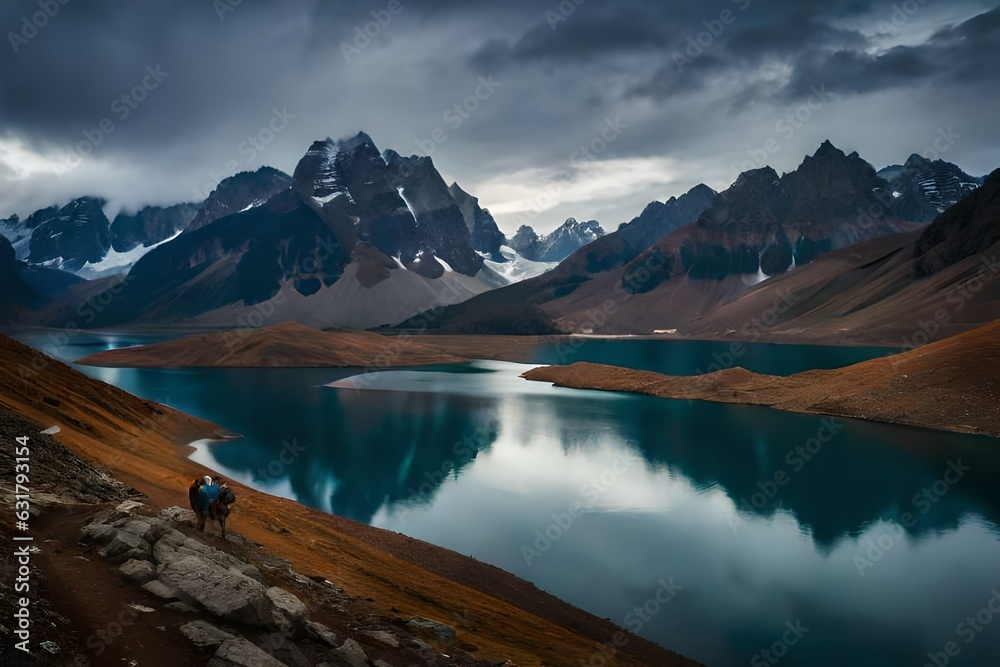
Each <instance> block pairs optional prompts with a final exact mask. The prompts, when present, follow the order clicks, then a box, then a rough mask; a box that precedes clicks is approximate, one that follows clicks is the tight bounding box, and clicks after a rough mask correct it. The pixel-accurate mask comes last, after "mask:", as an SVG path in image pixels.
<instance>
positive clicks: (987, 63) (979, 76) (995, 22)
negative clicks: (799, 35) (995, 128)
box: [786, 8, 1000, 97]
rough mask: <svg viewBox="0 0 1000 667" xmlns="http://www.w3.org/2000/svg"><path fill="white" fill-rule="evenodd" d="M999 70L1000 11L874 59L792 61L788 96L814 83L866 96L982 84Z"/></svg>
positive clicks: (826, 56)
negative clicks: (915, 88)
mask: <svg viewBox="0 0 1000 667" xmlns="http://www.w3.org/2000/svg"><path fill="white" fill-rule="evenodd" d="M998 65H1000V8H998V9H994V10H992V11H990V12H987V13H984V14H981V15H979V16H976V17H975V18H973V19H970V20H969V21H966V22H964V23H961V24H958V25H956V26H951V27H948V28H947V29H944V30H941V31H939V32H937V33H936V34H935V35H934V36H933V37H931V38H930V39H929V40H928V41H927V42H925V43H923V44H919V45H916V46H897V47H895V48H891V49H889V50H887V51H885V52H884V53H880V54H877V55H873V54H870V53H866V52H865V51H862V50H837V51H826V52H824V51H818V50H814V51H809V52H807V53H805V54H802V55H801V56H800V57H799V58H798V59H797V61H796V64H795V72H794V75H793V76H792V78H791V80H790V81H789V84H788V86H787V89H786V92H787V93H788V94H789V96H791V97H801V96H807V95H808V94H809V91H810V90H811V88H812V87H813V86H815V85H817V82H822V83H824V84H825V85H826V86H827V88H828V89H829V90H830V91H831V92H836V93H845V94H846V93H868V92H873V91H881V90H888V89H891V88H896V87H905V86H927V85H951V84H955V83H960V82H963V81H971V82H973V83H976V82H983V83H986V82H987V81H988V80H989V78H991V77H990V74H989V73H990V72H996V71H997V66H998Z"/></svg>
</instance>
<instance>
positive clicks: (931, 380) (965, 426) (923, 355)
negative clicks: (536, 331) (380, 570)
mask: <svg viewBox="0 0 1000 667" xmlns="http://www.w3.org/2000/svg"><path fill="white" fill-rule="evenodd" d="M523 377H525V378H527V379H529V380H537V381H540V382H552V383H554V384H556V385H558V386H560V387H572V388H576V389H603V390H607V391H624V392H630V393H637V394H647V395H650V396H660V397H664V398H679V399H697V400H706V401H716V402H719V403H743V404H748V405H766V406H769V407H772V408H777V409H779V410H788V411H791V412H806V413H814V414H826V415H837V416H841V417H855V418H859V419H869V420H872V421H880V422H889V423H893V424H910V425H915V426H927V427H931V428H938V429H944V430H948V431H960V432H966V433H985V434H989V435H994V436H1000V321H998V322H994V323H992V324H988V325H986V326H984V327H980V328H978V329H974V330H972V331H969V332H966V333H964V334H960V335H958V336H953V337H952V338H947V339H945V340H942V341H938V342H936V343H931V344H930V345H926V346H924V347H920V348H917V349H915V350H910V351H909V352H904V353H902V354H898V355H894V356H891V357H883V358H879V359H872V360H870V361H865V362H862V363H860V364H855V365H853V366H848V367H846V368H839V369H835V370H821V371H807V372H805V373H798V374H796V375H791V376H789V377H776V376H773V375H759V374H757V373H752V372H750V371H748V370H745V369H743V368H730V369H726V370H721V371H718V372H715V373H709V374H706V375H698V376H693V377H674V376H669V375H661V374H659V373H650V372H646V371H635V370H631V369H627V368H619V367H617V366H603V365H599V364H588V363H577V364H573V365H571V366H547V367H542V368H535V369H533V370H530V371H528V372H527V373H525V374H524V376H523Z"/></svg>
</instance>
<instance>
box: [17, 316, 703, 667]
mask: <svg viewBox="0 0 1000 667" xmlns="http://www.w3.org/2000/svg"><path fill="white" fill-rule="evenodd" d="M4 414H13V415H15V417H13V418H12V420H11V421H5V420H4V419H0V427H2V428H0V439H2V440H3V442H11V441H13V439H14V438H16V437H18V436H23V435H29V436H30V437H31V439H32V442H33V443H35V440H36V439H37V440H38V442H39V443H45V444H46V447H44V448H38V449H37V450H36V451H37V452H38V454H37V456H38V457H39V466H38V468H37V471H36V472H37V475H39V477H35V478H33V481H32V484H33V485H35V486H36V487H37V488H43V487H44V488H45V489H47V490H48V492H49V494H50V495H53V496H55V497H57V498H58V497H60V496H61V497H62V500H61V501H60V502H58V503H53V504H50V505H48V506H47V507H46V506H43V505H41V504H38V505H37V509H39V510H41V514H40V515H38V516H36V517H34V518H33V519H32V520H31V522H30V526H31V527H30V529H31V531H32V533H33V535H34V536H35V538H36V543H37V544H38V545H40V551H39V552H38V553H37V554H36V555H35V556H33V563H34V570H33V572H34V573H36V574H37V575H38V581H39V585H40V588H39V589H36V591H35V592H36V593H37V594H38V595H40V596H41V597H40V598H39V599H37V600H35V602H36V603H37V604H38V605H39V609H42V608H46V609H49V610H50V612H51V613H50V614H48V615H45V614H44V613H43V612H42V611H40V612H39V616H38V618H41V619H47V620H46V621H45V622H47V623H50V624H51V625H52V627H49V626H45V627H46V628H48V629H53V634H52V635H51V637H52V638H50V637H49V636H47V635H46V634H45V632H42V631H41V629H40V630H39V632H38V634H37V635H36V636H35V637H36V639H38V640H39V641H51V642H53V645H54V646H53V645H47V646H48V647H49V648H50V649H54V651H55V652H50V651H49V650H48V649H46V648H45V647H43V646H42V645H41V644H39V645H37V646H36V647H35V649H36V655H35V657H34V658H33V660H36V661H40V662H37V664H60V665H62V664H66V659H65V658H66V655H67V653H72V654H74V655H75V653H76V652H78V651H83V652H84V655H83V658H84V660H85V662H83V663H78V664H88V661H89V664H93V665H97V664H122V662H123V659H124V662H126V663H127V662H128V661H129V660H133V659H136V658H137V657H141V658H142V662H141V663H140V664H143V665H151V666H152V667H158V666H159V665H164V666H166V665H171V666H173V665H182V664H193V665H199V664H212V665H213V666H215V667H219V666H229V665H240V664H246V665H268V664H270V665H275V664H286V665H290V666H295V667H299V666H302V667H306V666H314V665H322V664H324V662H325V663H327V664H332V665H345V664H347V665H355V666H358V665H371V664H374V663H373V661H374V660H382V661H383V662H384V663H385V664H388V665H393V666H395V667H400V666H401V665H410V664H417V665H435V664H485V663H482V662H481V661H486V662H487V663H489V664H498V663H499V664H502V663H504V662H506V661H508V660H509V661H511V663H513V664H520V665H541V664H578V663H580V662H581V661H582V662H584V663H586V662H587V661H589V660H591V658H593V657H594V656H600V657H601V658H603V659H604V660H606V662H607V664H620V665H650V664H656V665H687V664H693V663H691V662H690V661H688V660H685V659H684V658H682V657H681V656H678V655H676V654H674V653H670V652H669V651H666V650H664V649H662V648H660V647H658V646H655V645H654V644H652V643H650V642H648V641H645V640H643V639H641V638H639V637H636V636H634V635H631V634H628V633H624V634H619V633H623V631H621V630H620V629H619V628H618V627H616V626H615V625H613V624H612V623H610V622H608V621H604V620H600V619H598V618H595V617H593V616H591V615H589V614H586V613H584V612H582V611H580V610H579V609H576V608H575V607H572V606H571V605H569V604H566V603H565V602H562V601H561V600H558V599H556V598H554V597H552V596H550V595H548V594H546V593H544V592H542V591H539V590H537V589H536V588H534V587H533V586H531V585H530V584H528V583H526V582H524V581H522V580H519V579H517V578H516V577H513V576H512V575H510V574H508V573H506V572H503V571H501V570H499V569H497V568H494V567H491V566H488V565H484V564H482V563H478V562H476V561H474V560H472V559H470V558H467V557H464V556H460V555H459V554H456V553H454V552H451V551H447V550H445V549H441V548H438V547H434V546H432V545H430V544H426V543H423V542H419V541H417V540H413V539H410V538H407V537H405V536H403V535H399V534H396V533H390V532H387V531H383V530H380V529H376V528H372V527H369V526H366V525H363V524H358V523H355V522H352V521H348V520H346V519H341V518H339V517H335V516H332V515H328V514H324V513H322V512H319V511H315V510H311V509H309V508H306V507H303V506H301V505H299V504H297V503H294V502H291V501H288V500H284V499H281V498H276V497H272V496H268V495H266V494H263V493H259V492H257V491H254V490H253V489H250V488H247V487H243V486H241V485H239V484H236V483H231V486H232V487H233V488H234V490H235V492H236V495H237V498H238V501H237V505H236V506H235V507H234V510H233V515H232V516H231V517H230V520H229V529H230V531H231V532H232V533H233V535H232V539H230V540H226V541H223V540H221V539H219V538H218V537H215V535H216V533H215V532H214V531H213V530H212V529H211V528H209V534H208V537H207V538H206V537H205V536H203V535H201V534H200V533H194V532H192V531H191V529H190V526H189V525H186V523H185V522H186V519H185V516H184V513H183V512H177V511H176V510H173V511H168V512H166V513H163V512H162V510H163V509H164V508H167V509H169V508H171V507H173V506H175V505H184V504H186V502H187V486H188V484H189V483H190V480H191V479H193V478H195V477H197V476H200V475H203V474H206V473H207V472H209V471H207V470H206V469H205V468H203V467H201V466H200V465H198V464H196V463H193V462H192V461H190V460H188V459H187V458H185V454H186V452H187V448H186V447H184V446H183V444H182V443H186V442H191V441H192V440H195V439H198V438H205V437H208V438H223V437H226V436H227V435H229V434H227V432H226V431H225V430H223V429H221V428H219V427H216V426H214V425H212V424H209V423H207V422H204V421H202V420H198V419H196V418H193V417H190V416H188V415H185V414H183V413H180V412H177V411H175V410H171V409H170V408H167V407H165V406H162V405H159V404H155V403H152V402H150V401H145V400H143V399H140V398H137V397H135V396H131V395H130V394H128V393H126V392H123V391H121V390H119V389H117V388H115V387H112V386H110V385H107V384H104V383H102V382H98V381H95V380H92V379H90V378H87V377H85V376H83V375H82V374H80V373H78V372H76V371H74V370H73V369H71V368H69V367H68V366H66V365H64V364H62V363H59V362H57V361H55V360H53V359H50V358H48V357H45V356H44V355H42V354H41V353H39V352H36V351H34V350H32V349H31V348H28V347H26V346H24V345H21V344H20V343H17V342H16V341H14V340H12V339H10V338H6V337H4V336H0V417H2V416H3V415H4ZM52 426H58V427H59V428H60V429H61V430H60V431H59V433H58V435H57V436H56V439H47V438H48V436H44V435H41V434H40V431H41V430H42V429H46V430H47V429H49V428H50V427H52ZM46 439H47V440H46ZM56 440H57V441H56ZM36 444H37V443H36ZM56 445H58V447H56ZM62 447H65V448H66V449H68V450H69V451H70V452H72V455H73V456H74V457H77V459H78V460H79V461H81V462H83V463H85V464H86V465H87V466H88V467H92V468H96V469H97V470H95V471H94V472H91V473H83V474H82V479H84V480H91V481H90V482H86V481H85V482H84V486H83V487H82V488H81V489H77V490H76V492H74V491H73V490H72V489H71V488H70V489H63V488H62V487H63V486H66V485H68V484H70V482H69V481H68V480H69V479H71V478H72V477H74V476H78V475H77V473H69V472H65V471H64V472H61V473H57V474H56V476H55V478H54V479H49V478H48V476H47V475H48V473H46V472H45V470H46V468H45V467H44V466H42V465H41V461H42V459H43V457H44V459H46V460H49V461H50V463H51V462H53V461H54V462H56V463H57V464H58V465H59V466H60V469H65V466H62V462H63V461H64V460H65V461H69V460H70V457H69V454H68V453H67V452H66V451H65V450H63V449H62ZM77 459H73V460H77ZM5 461H6V462H7V463H6V466H5V467H4V470H0V474H4V475H6V476H7V478H9V477H10V475H11V473H12V471H11V470H10V469H9V468H8V466H9V464H10V463H11V461H10V460H9V459H4V458H2V457H0V465H4V463H5ZM67 465H70V464H67ZM73 466H79V463H73V464H72V465H70V469H72V467H73ZM33 470H34V468H33ZM97 480H107V482H106V483H107V485H108V486H107V488H105V487H103V486H102V485H101V484H99V483H97ZM111 480H117V481H111ZM119 482H120V483H119ZM102 489H104V490H102ZM132 489H134V490H135V491H134V492H137V493H141V494H142V495H143V498H141V499H140V501H141V503H142V505H143V507H137V506H131V507H128V506H127V507H125V508H120V509H117V510H116V509H115V508H117V507H118V506H119V504H120V501H121V498H122V497H123V495H125V494H132V493H133V491H132ZM78 495H79V497H77V496H78ZM109 502H110V504H108V503H109ZM82 503H89V504H82ZM102 509H103V510H112V511H111V512H104V513H98V512H99V510H102ZM95 518H96V521H95V520H94V519H95ZM12 520H13V517H12V515H11V514H10V513H6V512H5V513H3V515H2V516H0V532H2V533H3V534H4V536H5V537H8V538H9V537H10V534H11V532H12V529H13V528H14V526H13V525H12V523H11V522H12ZM88 524H90V526H91V527H90V528H87V529H86V531H85V532H86V539H85V540H84V541H83V542H82V544H78V541H79V540H80V539H81V532H80V531H81V529H83V527H84V526H85V525H88ZM147 545H148V548H147ZM233 559H235V560H233ZM130 560H131V561H136V562H133V563H131V564H129V565H128V566H127V567H125V572H120V571H119V568H121V566H122V565H123V564H124V563H127V562H128V561H130ZM116 561H117V562H116ZM144 563H145V564H144ZM0 566H2V567H5V568H7V569H8V570H10V568H11V567H12V563H11V561H10V560H9V559H8V560H5V561H2V562H0ZM234 568H235V569H234ZM252 568H255V569H252ZM201 570H204V572H202V574H204V575H205V576H207V577H208V579H207V581H209V582H212V583H211V588H212V589H213V590H214V592H216V593H220V592H226V591H228V592H227V593H226V594H225V595H222V596H219V595H211V596H210V597H211V599H209V598H208V597H205V596H206V595H207V592H206V591H204V590H202V588H200V587H199V586H198V585H195V584H194V583H192V577H196V578H198V579H199V581H203V582H204V581H206V579H205V577H202V576H201V575H200V574H198V572H200V571H201ZM236 572H239V573H240V576H236V574H235V573H236ZM257 573H259V574H260V577H259V578H258V576H257ZM126 575H127V576H126ZM261 579H263V581H262V580H261ZM3 581H10V578H9V577H4V578H3ZM154 581H156V582H159V584H161V585H162V586H160V585H157V584H152V585H150V583H151V582H154ZM139 582H143V584H142V585H144V586H146V587H147V588H146V589H143V588H142V587H141V586H139V585H138V584H139ZM251 582H253V583H251ZM326 582H331V583H332V585H330V584H327V583H326ZM202 585H204V584H202ZM274 587H277V588H279V589H282V590H283V591H285V592H287V593H288V594H290V595H286V594H285V593H283V592H279V591H273V590H271V589H272V588H274ZM150 588H152V589H155V590H149V589H150ZM268 591H270V593H271V594H270V595H268ZM0 592H2V593H4V595H3V596H0V601H2V602H3V604H5V605H10V604H11V599H10V593H9V592H6V591H0ZM158 593H161V594H163V595H160V594H158ZM237 593H238V594H237ZM33 594H35V593H33ZM291 595H294V596H295V598H298V600H299V602H300V603H301V604H302V605H303V606H304V607H305V608H306V610H307V612H306V614H305V615H304V616H302V618H301V619H300V620H290V617H296V616H298V611H301V607H300V606H299V605H298V604H297V603H296V602H295V601H294V600H293V599H292V598H291V597H290V596H291ZM5 596H6V597H5ZM175 598H176V599H175ZM218 599H227V600H231V601H232V602H233V605H235V606H231V605H226V606H225V607H223V606H219V605H217V604H216V603H215V602H214V601H215V600H218ZM176 602H180V603H182V605H178V604H175V603H176ZM131 605H135V606H131ZM187 608H191V609H193V610H194V611H188V610H187ZM150 610H151V611H150ZM276 610H277V611H276ZM4 617H5V618H10V616H8V615H6V614H5V616H4ZM415 617H420V618H417V619H416V621H415V622H414V618H415ZM62 618H65V619H66V621H65V622H63V621H62V620H61V619H62ZM122 618H124V619H127V620H128V621H129V623H128V624H127V627H128V629H127V631H125V632H123V631H122V629H123V626H125V625H126V623H124V622H122V620H120V619H122ZM282 619H284V620H282ZM421 619H428V621H427V622H425V621H423V620H421ZM193 621H202V622H203V623H196V624H195V625H194V626H191V625H190V624H191V623H192V622H193ZM309 621H311V622H313V623H320V624H322V625H323V626H325V627H326V628H328V629H329V631H330V632H331V633H332V637H333V638H332V639H331V637H328V636H326V635H325V634H324V633H325V632H326V630H323V629H322V628H319V627H317V626H314V625H313V626H310V625H309ZM289 622H290V623H291V627H292V628H298V629H292V630H289V629H288V628H287V626H286V623H289ZM112 624H116V625H112ZM204 624H210V625H211V626H213V628H214V629H213V628H208V627H206V626H205V625H204ZM0 625H3V626H4V628H3V629H2V630H0V632H3V634H4V635H5V636H4V637H3V642H4V644H3V645H4V647H5V648H6V647H7V646H10V643H9V639H10V633H9V631H10V630H11V628H10V627H9V626H8V625H7V623H5V622H0ZM55 626H60V627H63V629H64V632H62V633H61V634H60V633H59V632H56V631H55ZM182 626H185V627H186V629H185V630H181V627H182ZM442 626H450V627H451V628H452V629H453V630H454V633H455V634H454V639H452V638H451V633H450V631H449V630H447V629H446V628H444V627H442ZM40 627H41V626H40ZM109 627H110V628H112V629H113V630H114V629H115V628H117V630H115V632H108V631H106V630H105V629H106V628H109ZM282 628H285V630H282ZM98 631H100V632H103V633H104V635H103V638H102V637H101V636H99V635H98ZM288 632H290V633H291V634H290V635H288V634H282V633H288ZM74 633H75V634H74ZM91 633H93V634H92V636H90V635H91ZM274 633H278V635H277V637H278V638H280V637H286V638H287V637H291V647H289V646H288V642H285V643H281V642H277V643H276V642H274V641H271V640H270V639H269V638H275V635H274ZM373 633H375V634H374V635H373ZM381 633H386V634H381ZM442 633H443V634H442ZM387 635H388V636H387ZM186 636H187V637H195V638H197V642H201V643H203V644H204V645H203V646H200V647H199V646H197V645H196V644H197V642H196V640H195V639H190V640H189V639H186V638H185V637H186ZM616 636H619V637H624V638H625V639H626V640H627V641H625V642H624V645H623V646H622V647H621V648H620V649H618V650H617V651H612V650H611V649H608V648H607V647H605V644H606V643H608V642H611V641H613V639H614V638H615V637H616ZM74 637H75V641H76V642H77V644H73V643H72V640H73V639H74ZM240 638H242V640H241V639H240ZM416 640H419V642H422V643H415V641H416ZM88 642H90V645H88ZM351 642H354V643H356V644H357V647H355V646H354V643H351ZM393 642H396V643H397V644H398V646H392V643H393ZM248 644H249V645H248ZM425 645H426V647H425ZM427 647H430V648H427ZM355 648H360V651H363V652H364V657H362V656H361V654H360V653H359V652H357V651H355V650H354V649H355ZM99 649H100V650H101V653H100V655H96V653H97V651H98V650H99ZM257 649H260V650H262V651H264V652H265V653H267V654H268V655H269V656H270V657H271V658H273V659H274V660H276V661H278V662H277V663H273V662H267V661H266V660H265V659H264V658H263V657H262V656H261V655H260V653H259V651H257ZM459 651H464V653H459ZM247 655H249V656H250V657H247ZM240 660H242V661H243V662H240ZM255 660H260V661H259V662H254V661H255ZM352 661H353V662H352ZM463 661H464V662H463ZM5 664H6V663H5ZM15 664H16V663H15ZM29 664H32V663H29Z"/></svg>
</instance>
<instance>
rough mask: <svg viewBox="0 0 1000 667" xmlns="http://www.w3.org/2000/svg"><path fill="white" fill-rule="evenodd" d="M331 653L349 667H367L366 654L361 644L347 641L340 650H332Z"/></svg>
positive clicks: (350, 640)
mask: <svg viewBox="0 0 1000 667" xmlns="http://www.w3.org/2000/svg"><path fill="white" fill-rule="evenodd" d="M333 652H334V653H336V654H337V657H338V658H340V659H341V660H343V661H344V662H346V663H347V664H348V665H350V666H351V667H368V654H367V653H365V650H364V649H363V648H361V644H359V643H357V642H356V641H354V640H353V639H348V640H347V641H345V642H344V643H343V645H342V646H341V647H340V648H338V649H334V651H333Z"/></svg>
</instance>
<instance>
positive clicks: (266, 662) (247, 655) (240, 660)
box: [208, 637, 288, 667]
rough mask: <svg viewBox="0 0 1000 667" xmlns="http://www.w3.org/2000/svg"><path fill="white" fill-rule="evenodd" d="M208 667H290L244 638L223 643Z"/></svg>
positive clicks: (236, 638)
mask: <svg viewBox="0 0 1000 667" xmlns="http://www.w3.org/2000/svg"><path fill="white" fill-rule="evenodd" d="M208 667H288V666H287V665H285V663H283V662H281V661H280V660H276V659H275V658H272V657H271V656H269V655H268V654H267V653H265V652H264V651H262V650H260V649H259V648H257V647H256V646H254V645H253V644H251V643H250V642H248V641H247V640H246V639H244V638H243V637H233V638H232V639H227V640H226V641H224V642H222V644H221V645H220V646H219V648H218V650H216V652H215V655H214V656H212V659H211V660H209V661H208Z"/></svg>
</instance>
